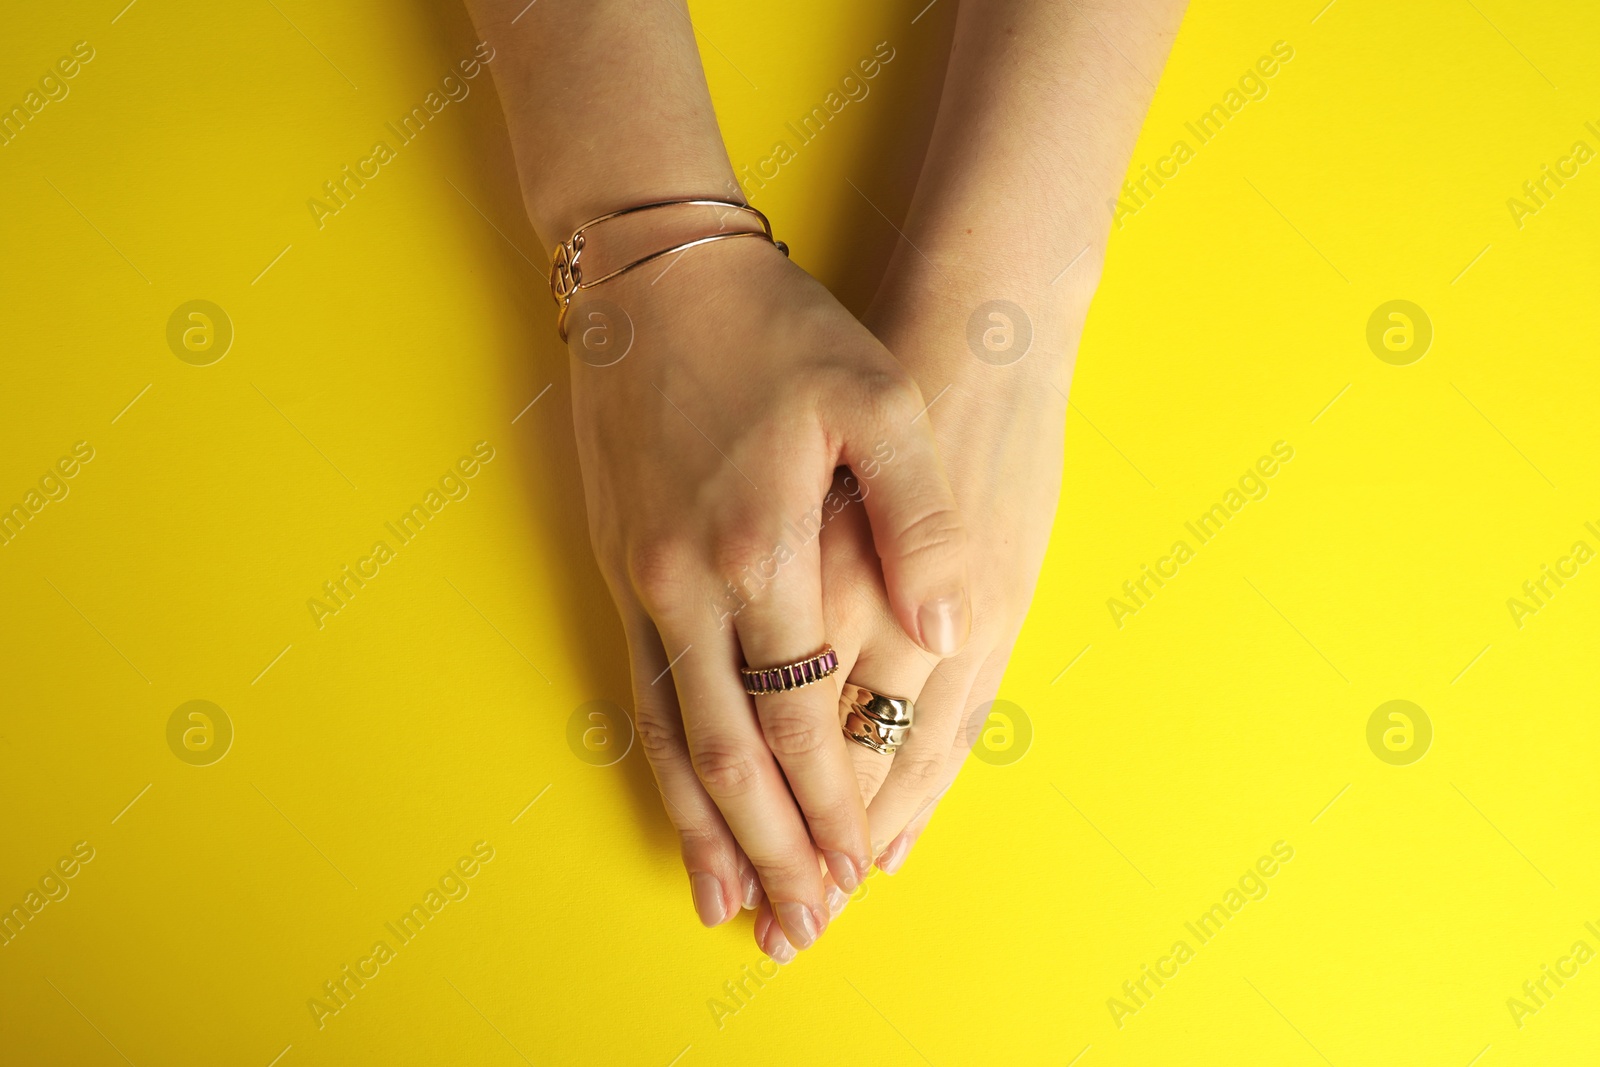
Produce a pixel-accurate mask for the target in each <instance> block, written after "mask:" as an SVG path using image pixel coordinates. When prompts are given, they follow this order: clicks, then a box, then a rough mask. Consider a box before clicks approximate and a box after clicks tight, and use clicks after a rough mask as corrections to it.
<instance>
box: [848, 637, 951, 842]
mask: <svg viewBox="0 0 1600 1067" xmlns="http://www.w3.org/2000/svg"><path fill="white" fill-rule="evenodd" d="M874 630H875V631H876V632H875V634H874V635H873V636H872V637H871V638H870V639H869V640H868V641H867V643H866V644H865V645H864V646H863V647H862V649H861V651H860V654H859V655H858V656H857V657H856V658H855V660H854V661H853V662H852V663H850V664H849V673H848V675H847V676H846V677H847V678H848V684H850V685H855V686H860V687H861V688H863V689H867V690H870V691H871V692H873V693H877V694H878V695H880V696H886V697H891V698H898V699H901V700H909V701H910V702H911V704H912V707H913V709H914V711H913V717H912V727H911V729H910V730H909V731H908V732H907V734H906V738H907V743H909V739H910V738H911V736H912V735H914V734H915V733H916V732H917V730H918V729H919V728H920V724H921V719H922V709H921V704H920V701H921V699H922V693H923V689H924V687H925V686H926V685H927V682H928V678H929V676H930V675H932V673H933V671H934V669H935V668H936V667H937V666H938V665H939V661H938V660H936V659H934V658H933V657H932V656H930V655H929V654H928V653H927V652H924V651H923V650H922V649H920V648H918V647H917V646H916V645H914V644H912V643H911V640H910V639H909V638H908V637H906V636H905V634H904V633H902V632H901V630H900V628H899V627H898V626H897V625H895V621H894V620H893V619H891V618H888V616H887V615H884V616H882V621H881V623H880V624H879V625H878V626H876V627H874ZM851 692H852V691H851V690H846V694H847V695H848V694H849V693H851ZM840 714H841V717H842V718H841V723H840V726H841V730H840V732H841V733H844V732H845V731H844V729H843V727H844V726H845V725H846V723H847V722H848V717H849V707H848V706H847V704H846V703H844V702H841V705H840ZM846 739H847V740H848V736H847V738H846ZM901 751H904V745H902V747H901V749H900V750H899V751H896V752H894V753H884V752H878V751H876V750H875V749H872V748H869V747H867V746H866V745H863V744H860V743H859V742H856V741H850V755H851V759H852V760H853V762H854V764H855V769H856V782H857V787H858V788H859V789H860V790H861V793H862V796H863V797H864V798H865V799H866V801H867V802H868V803H871V802H872V801H874V800H876V799H877V796H878V794H879V793H880V792H881V791H882V789H883V786H884V784H885V783H886V782H887V781H888V780H889V777H890V775H891V774H892V773H893V768H894V764H895V761H896V760H898V759H899V758H900V752H901ZM868 826H869V832H870V826H871V822H870V818H869V821H868ZM874 844H875V845H881V844H882V842H881V841H880V840H878V839H877V838H874ZM881 851H882V849H881V848H877V847H875V848H874V849H873V853H872V854H873V855H874V856H876V855H877V854H878V853H879V852H881Z"/></svg>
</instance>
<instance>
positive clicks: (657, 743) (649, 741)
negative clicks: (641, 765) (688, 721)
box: [634, 708, 687, 766]
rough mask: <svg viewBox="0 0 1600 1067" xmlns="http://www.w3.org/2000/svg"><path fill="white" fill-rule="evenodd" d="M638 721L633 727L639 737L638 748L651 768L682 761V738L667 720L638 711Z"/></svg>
mask: <svg viewBox="0 0 1600 1067" xmlns="http://www.w3.org/2000/svg"><path fill="white" fill-rule="evenodd" d="M638 719H639V721H638V722H637V723H636V724H635V725H634V729H635V731H636V732H637V733H638V736H639V747H640V748H641V749H643V750H644V755H645V758H646V759H647V760H649V761H650V764H651V766H657V765H659V764H664V763H670V762H672V761H674V760H679V759H682V758H683V757H684V756H685V755H686V754H687V753H686V752H685V751H684V744H683V736H682V735H681V734H680V733H679V732H678V730H677V729H676V728H675V727H674V726H673V725H672V724H671V723H669V722H667V720H666V719H665V718H664V717H663V716H661V715H660V714H657V713H647V712H646V711H645V710H644V709H643V708H640V709H639V716H638Z"/></svg>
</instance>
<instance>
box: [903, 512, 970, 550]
mask: <svg viewBox="0 0 1600 1067" xmlns="http://www.w3.org/2000/svg"><path fill="white" fill-rule="evenodd" d="M897 519H898V521H897V522H896V523H895V544H896V545H898V546H899V549H900V555H901V557H902V558H908V559H909V558H913V557H918V556H920V557H925V558H929V559H951V558H958V557H960V556H962V555H963V554H964V553H965V552H966V549H967V531H966V528H965V527H964V526H962V525H961V516H959V515H957V514H956V512H955V509H954V508H951V507H948V506H945V505H943V504H938V503H934V502H932V501H929V502H927V503H926V504H924V505H923V506H921V507H918V508H915V509H912V510H909V511H907V512H906V513H905V514H904V515H901V516H898V517H897Z"/></svg>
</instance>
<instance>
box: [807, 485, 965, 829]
mask: <svg viewBox="0 0 1600 1067" xmlns="http://www.w3.org/2000/svg"><path fill="white" fill-rule="evenodd" d="M840 488H841V480H836V481H835V489H836V490H838V489H840ZM821 544H822V567H823V575H822V588H823V605H824V610H825V618H826V620H827V629H828V633H829V634H831V635H837V640H836V641H835V643H834V647H835V649H836V650H837V651H838V653H839V677H840V678H843V679H847V680H848V681H849V682H853V683H855V684H857V685H862V686H865V687H866V688H868V689H872V690H874V691H875V692H878V693H881V694H884V695H886V696H895V697H903V698H905V699H907V700H911V701H913V702H915V700H916V699H917V696H918V694H919V693H921V691H922V686H923V683H924V682H926V681H927V678H928V674H929V672H930V671H931V670H932V669H933V666H934V665H935V664H936V663H938V660H937V659H936V658H934V657H933V656H932V655H930V654H929V653H928V652H925V651H924V650H922V649H921V648H918V647H917V645H916V643H915V642H913V641H912V640H911V639H910V638H909V637H907V636H906V634H905V631H903V630H902V629H901V628H900V624H899V622H898V621H897V620H896V619H895V617H894V616H893V615H892V614H891V613H890V611H889V608H888V599H887V594H886V592H885V590H884V584H883V568H882V567H881V566H880V565H879V562H878V559H877V556H876V555H875V554H874V553H873V551H872V544H871V533H870V531H869V528H868V526H867V520H866V515H865V513H864V512H863V511H862V509H861V508H860V507H856V506H853V505H852V506H851V507H848V508H846V509H844V510H843V511H841V512H840V513H839V514H838V516H837V517H835V518H834V519H833V521H832V522H830V523H829V524H828V525H827V526H825V527H824V528H823V530H822V537H821ZM848 713H849V709H848V708H847V707H846V706H845V704H844V702H843V701H841V702H840V705H839V708H838V724H839V728H840V734H841V735H843V734H844V727H845V723H846V721H847V718H848ZM847 742H848V744H847V747H848V748H849V750H850V760H851V763H852V764H853V765H854V767H855V774H856V788H857V790H858V791H859V792H860V794H861V799H862V801H863V802H864V803H870V802H871V800H872V798H873V797H874V796H875V795H876V794H877V792H878V788H879V787H880V786H881V785H882V784H883V780H884V779H885V778H886V777H887V776H888V774H889V766H890V763H891V762H892V760H893V756H892V755H890V754H888V753H882V752H877V751H875V750H873V749H871V748H868V747H867V746H865V745H861V744H858V743H856V742H853V741H848V739H847ZM876 854H877V853H876V852H874V853H873V855H876Z"/></svg>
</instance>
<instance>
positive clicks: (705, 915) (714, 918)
mask: <svg viewBox="0 0 1600 1067" xmlns="http://www.w3.org/2000/svg"><path fill="white" fill-rule="evenodd" d="M689 890H690V892H692V893H693V894H694V910H695V914H696V915H698V916H700V921H701V922H702V923H704V924H705V925H707V926H716V925H717V924H718V923H720V922H721V921H722V920H723V919H726V918H727V917H728V909H727V906H726V905H724V904H723V902H722V883H721V882H720V881H718V880H717V879H716V878H715V877H713V876H712V875H709V874H706V873H705V872H704V871H693V872H691V873H690V875H689Z"/></svg>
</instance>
